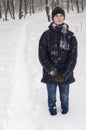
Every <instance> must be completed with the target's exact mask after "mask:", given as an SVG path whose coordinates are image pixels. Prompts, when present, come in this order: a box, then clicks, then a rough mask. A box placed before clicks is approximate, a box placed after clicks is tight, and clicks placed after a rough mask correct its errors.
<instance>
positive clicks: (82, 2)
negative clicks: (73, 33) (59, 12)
mask: <svg viewBox="0 0 86 130" xmlns="http://www.w3.org/2000/svg"><path fill="white" fill-rule="evenodd" d="M81 8H82V12H83V11H84V0H81Z"/></svg>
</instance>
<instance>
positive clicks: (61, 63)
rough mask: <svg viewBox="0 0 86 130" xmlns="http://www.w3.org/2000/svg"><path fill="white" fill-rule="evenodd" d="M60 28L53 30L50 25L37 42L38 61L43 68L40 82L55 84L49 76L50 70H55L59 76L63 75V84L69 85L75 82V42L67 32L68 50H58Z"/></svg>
mask: <svg viewBox="0 0 86 130" xmlns="http://www.w3.org/2000/svg"><path fill="white" fill-rule="evenodd" d="M60 32H61V28H60V27H57V28H56V29H54V28H53V27H52V23H51V24H50V26H49V29H48V30H47V31H45V32H44V33H43V34H42V36H41V38H40V40H39V52H38V56H39V61H40V63H41V65H42V67H43V77H42V79H41V82H44V83H56V84H58V82H56V81H54V78H53V77H52V76H51V75H50V74H49V72H50V71H51V70H52V68H57V69H58V70H59V73H60V74H63V75H64V77H65V81H64V82H63V84H69V83H72V82H74V81H75V78H74V76H73V70H74V68H75V65H76V62H77V40H76V37H75V36H74V33H73V32H71V31H69V29H68V33H67V36H66V40H67V44H68V45H69V49H67V50H64V49H61V48H60V45H59V43H60V38H61V33H60Z"/></svg>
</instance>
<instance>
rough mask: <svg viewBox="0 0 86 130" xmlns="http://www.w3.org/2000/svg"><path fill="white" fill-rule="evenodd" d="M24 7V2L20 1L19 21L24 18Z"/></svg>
mask: <svg viewBox="0 0 86 130" xmlns="http://www.w3.org/2000/svg"><path fill="white" fill-rule="evenodd" d="M22 5H23V0H19V19H21V18H22V17H23V11H22Z"/></svg>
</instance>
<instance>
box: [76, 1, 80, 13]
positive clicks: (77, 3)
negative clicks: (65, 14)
mask: <svg viewBox="0 0 86 130" xmlns="http://www.w3.org/2000/svg"><path fill="white" fill-rule="evenodd" d="M76 7H77V13H79V12H80V11H79V0H76Z"/></svg>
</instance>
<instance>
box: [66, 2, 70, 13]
mask: <svg viewBox="0 0 86 130" xmlns="http://www.w3.org/2000/svg"><path fill="white" fill-rule="evenodd" d="M69 8H70V7H69V0H67V12H68V13H69Z"/></svg>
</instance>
